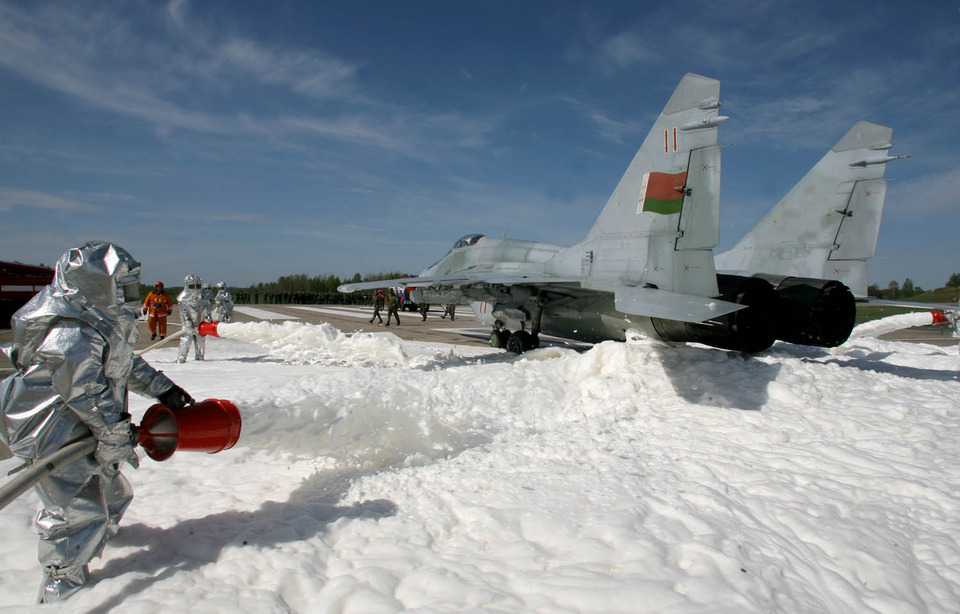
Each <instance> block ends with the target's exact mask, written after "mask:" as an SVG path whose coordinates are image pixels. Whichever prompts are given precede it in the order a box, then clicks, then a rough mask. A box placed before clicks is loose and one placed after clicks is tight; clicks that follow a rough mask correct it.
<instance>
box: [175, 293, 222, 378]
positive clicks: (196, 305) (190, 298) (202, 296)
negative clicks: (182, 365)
mask: <svg viewBox="0 0 960 614" xmlns="http://www.w3.org/2000/svg"><path fill="white" fill-rule="evenodd" d="M208 294H209V291H205V290H204V288H203V280H202V279H200V276H199V275H197V274H191V275H187V276H186V277H185V278H184V279H183V291H182V292H180V294H179V295H177V305H178V306H179V307H180V324H181V325H182V326H183V336H182V337H180V347H179V348H178V350H177V362H186V360H187V354H188V353H189V352H190V345H191V344H192V345H193V348H194V358H196V359H197V360H203V355H204V351H205V350H206V340H205V339H204V338H203V337H201V336H200V333H199V332H197V326H199V325H200V323H201V322H209V321H210V317H211V311H212V309H213V305H212V304H211V302H210V298H209V296H208Z"/></svg>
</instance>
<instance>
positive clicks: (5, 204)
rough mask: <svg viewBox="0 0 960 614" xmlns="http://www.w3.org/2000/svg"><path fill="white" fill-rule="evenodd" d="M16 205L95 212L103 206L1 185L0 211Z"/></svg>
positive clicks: (6, 210) (30, 207)
mask: <svg viewBox="0 0 960 614" xmlns="http://www.w3.org/2000/svg"><path fill="white" fill-rule="evenodd" d="M14 207H25V208H28V209H46V210H51V211H69V212H77V213H84V212H95V211H102V210H103V207H100V206H97V205H91V204H90V203H86V202H83V201H80V200H73V199H69V198H62V197H60V196H56V195H54V194H48V193H46V192H35V191H33V190H21V189H19V188H10V187H5V186H0V211H3V212H9V211H10V210H11V209H13V208H14Z"/></svg>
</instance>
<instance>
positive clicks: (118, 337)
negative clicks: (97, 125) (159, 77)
mask: <svg viewBox="0 0 960 614" xmlns="http://www.w3.org/2000/svg"><path fill="white" fill-rule="evenodd" d="M139 294H140V264H139V263H138V262H137V261H135V260H134V259H133V257H131V256H130V254H129V253H128V252H127V251H126V250H124V249H123V248H121V247H119V246H116V245H113V244H110V243H106V242H100V241H98V242H91V243H87V244H85V245H83V246H81V247H78V248H74V249H71V250H70V251H69V252H67V253H66V254H64V255H63V256H62V257H61V258H60V260H59V261H58V262H57V265H56V273H55V276H54V280H53V283H51V284H50V285H49V286H47V287H46V288H44V289H43V290H42V291H40V293H39V294H37V295H36V296H35V297H34V298H33V299H32V300H30V302H28V303H27V304H26V305H24V306H23V307H22V308H21V309H20V310H19V311H18V312H17V313H16V314H15V315H14V316H13V318H12V325H13V342H12V343H11V345H10V347H9V349H7V350H6V352H7V354H8V355H9V357H10V360H11V362H12V363H13V365H14V367H15V368H16V373H14V374H13V375H11V376H10V377H8V378H7V379H5V380H4V381H3V382H2V383H0V420H2V428H0V437H3V439H4V442H5V443H6V444H7V445H8V446H9V447H10V450H11V451H12V452H13V453H14V454H15V455H17V456H18V457H20V458H22V459H25V460H27V461H35V460H36V459H39V458H43V457H45V456H47V455H49V454H51V453H52V452H55V451H56V450H58V449H59V448H61V447H63V446H64V445H66V444H68V443H72V442H74V441H77V440H79V439H83V438H85V437H88V436H90V435H91V434H92V435H93V436H94V437H95V438H96V439H97V441H98V445H97V449H96V452H95V453H94V454H93V455H91V456H87V457H84V458H81V459H80V460H78V461H76V462H74V463H71V464H70V465H68V466H66V467H64V468H63V469H60V470H57V471H55V472H53V473H52V474H51V475H49V476H48V477H46V478H44V479H43V480H41V481H40V482H39V483H38V484H37V486H36V491H37V493H38V494H39V496H40V499H41V501H42V502H43V510H42V511H41V512H40V514H39V515H38V517H37V527H38V528H39V531H40V547H39V559H40V563H41V565H43V567H44V578H43V583H42V585H41V589H40V595H39V601H40V602H48V601H56V600H59V599H62V598H64V597H66V596H68V595H70V594H71V593H72V592H74V591H75V590H76V589H77V588H79V587H80V586H82V585H83V584H84V582H85V581H86V574H87V569H86V564H87V563H88V562H89V561H90V560H91V559H92V558H93V557H95V556H98V555H99V554H100V553H101V551H102V550H103V546H104V544H105V543H106V540H107V538H108V537H109V536H110V535H112V534H113V533H114V532H116V529H117V524H118V523H119V522H120V518H121V516H122V515H123V513H124V511H125V510H126V509H127V506H128V505H129V504H130V501H131V499H132V497H133V491H132V489H131V488H130V484H129V482H127V480H126V479H125V478H124V477H123V476H122V475H121V474H120V471H119V463H120V462H122V461H127V462H129V463H130V464H132V465H134V466H137V464H138V461H137V455H136V452H135V451H134V445H135V438H136V434H135V431H134V429H133V427H132V426H131V425H130V416H129V414H128V413H127V393H128V391H129V390H132V391H134V392H137V393H140V394H143V395H147V396H152V397H158V396H160V395H161V394H163V393H165V392H167V391H169V390H170V389H171V388H173V387H174V384H173V382H172V381H171V380H170V379H168V378H167V377H166V376H165V375H163V374H162V373H161V372H159V371H157V370H155V369H154V368H153V367H151V366H150V365H149V364H147V363H146V361H144V360H143V359H142V358H140V357H137V356H134V353H133V347H134V345H135V344H136V342H137V339H138V337H139V330H138V329H137V322H136V316H137V312H138V310H139V308H140V304H139V303H140V297H139Z"/></svg>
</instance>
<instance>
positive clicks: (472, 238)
mask: <svg viewBox="0 0 960 614" xmlns="http://www.w3.org/2000/svg"><path fill="white" fill-rule="evenodd" d="M485 236H487V235H464V236H462V237H460V239H458V240H457V242H456V243H454V244H453V249H459V248H461V247H469V246H471V245H476V244H477V241H479V240H480V239H482V238H484V237H485Z"/></svg>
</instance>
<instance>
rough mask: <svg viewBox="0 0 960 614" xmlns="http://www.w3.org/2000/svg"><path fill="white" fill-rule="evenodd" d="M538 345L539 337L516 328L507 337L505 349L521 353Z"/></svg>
mask: <svg viewBox="0 0 960 614" xmlns="http://www.w3.org/2000/svg"><path fill="white" fill-rule="evenodd" d="M538 347H540V337H539V336H537V335H531V334H530V333H528V332H527V331H525V330H518V331H517V332H515V333H513V334H512V335H510V338H509V339H507V351H508V352H513V353H514V354H523V353H524V352H526V351H527V350H532V349H534V348H538Z"/></svg>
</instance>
